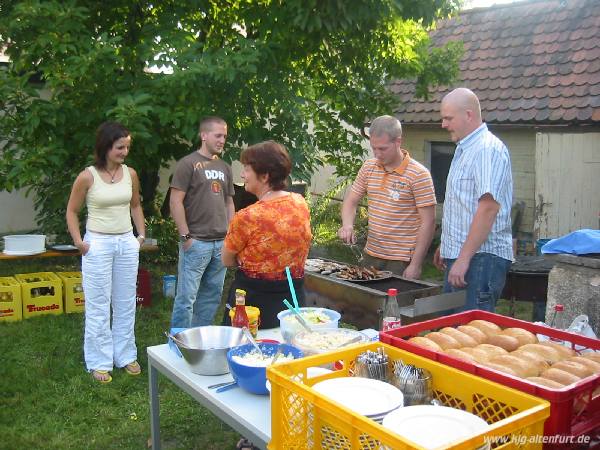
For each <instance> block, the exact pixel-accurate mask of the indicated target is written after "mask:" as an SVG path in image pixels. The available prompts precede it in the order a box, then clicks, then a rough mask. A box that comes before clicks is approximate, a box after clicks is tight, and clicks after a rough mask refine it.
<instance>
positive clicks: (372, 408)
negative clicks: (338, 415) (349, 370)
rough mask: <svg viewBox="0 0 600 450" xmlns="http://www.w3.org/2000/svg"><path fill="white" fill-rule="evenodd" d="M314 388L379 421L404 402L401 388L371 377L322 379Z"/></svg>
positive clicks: (325, 395)
mask: <svg viewBox="0 0 600 450" xmlns="http://www.w3.org/2000/svg"><path fill="white" fill-rule="evenodd" d="M313 389H314V390H315V391H317V392H318V393H320V394H321V395H323V396H324V397H327V398H329V399H331V400H334V401H336V402H338V403H340V404H342V405H343V406H345V407H346V408H348V409H350V410H352V411H354V412H356V413H358V414H361V415H363V416H367V417H368V418H370V419H373V420H375V421H377V422H379V423H381V422H382V420H383V418H384V417H386V416H387V415H388V414H389V413H390V412H391V411H394V410H395V409H396V408H399V407H401V406H402V405H403V404H404V396H403V395H402V392H401V391H400V389H398V388H397V387H395V386H392V385H391V384H388V383H385V382H383V381H379V380H372V379H370V378H358V377H356V378H354V377H343V378H333V379H330V380H325V381H321V382H319V383H316V384H315V385H314V386H313Z"/></svg>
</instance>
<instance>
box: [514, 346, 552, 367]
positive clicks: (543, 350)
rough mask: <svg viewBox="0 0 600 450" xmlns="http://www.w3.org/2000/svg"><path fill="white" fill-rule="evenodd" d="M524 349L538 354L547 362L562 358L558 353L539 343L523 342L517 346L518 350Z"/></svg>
mask: <svg viewBox="0 0 600 450" xmlns="http://www.w3.org/2000/svg"><path fill="white" fill-rule="evenodd" d="M521 350H526V351H531V352H533V353H536V354H538V355H540V356H541V357H542V358H544V360H545V361H546V362H547V363H548V364H554V363H555V362H558V361H560V360H561V359H562V357H561V355H560V353H558V351H556V350H555V349H553V348H552V347H548V346H545V345H541V344H525V345H521V346H520V347H519V351H521Z"/></svg>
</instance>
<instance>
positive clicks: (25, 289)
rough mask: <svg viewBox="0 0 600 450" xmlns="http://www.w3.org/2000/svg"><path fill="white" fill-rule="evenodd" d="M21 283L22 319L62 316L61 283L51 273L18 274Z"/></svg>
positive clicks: (17, 277)
mask: <svg viewBox="0 0 600 450" xmlns="http://www.w3.org/2000/svg"><path fill="white" fill-rule="evenodd" d="M15 278H16V279H17V280H18V281H19V282H20V283H21V295H22V300H23V318H24V319H29V318H30V317H36V316H40V315H44V314H62V313H63V301H62V281H60V278H58V277H57V276H56V275H55V274H54V273H52V272H36V273H18V274H16V275H15Z"/></svg>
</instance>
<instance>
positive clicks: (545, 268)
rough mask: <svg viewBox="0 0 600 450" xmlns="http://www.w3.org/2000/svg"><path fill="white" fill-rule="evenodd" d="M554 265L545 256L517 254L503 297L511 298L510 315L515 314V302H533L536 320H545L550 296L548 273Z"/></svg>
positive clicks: (534, 319) (534, 318)
mask: <svg viewBox="0 0 600 450" xmlns="http://www.w3.org/2000/svg"><path fill="white" fill-rule="evenodd" d="M553 266H554V262H553V261H549V260H548V259H546V258H544V257H543V256H517V258H516V260H515V261H514V262H513V264H512V266H511V268H510V270H509V271H508V274H507V275H506V283H505V284H504V291H503V292H502V296H501V297H502V298H506V299H509V300H510V301H511V303H510V313H509V314H510V315H511V316H514V302H515V301H525V302H533V317H532V320H533V321H534V322H543V321H544V316H545V314H546V298H547V296H548V273H549V272H550V269H552V267H553Z"/></svg>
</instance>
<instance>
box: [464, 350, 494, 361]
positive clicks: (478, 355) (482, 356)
mask: <svg viewBox="0 0 600 450" xmlns="http://www.w3.org/2000/svg"><path fill="white" fill-rule="evenodd" d="M460 351H461V352H463V353H468V354H469V355H471V356H472V357H473V359H475V362H478V363H482V362H485V361H489V359H490V355H489V354H488V353H487V352H485V351H484V350H482V349H480V348H477V347H475V348H471V347H462V348H461V349H460Z"/></svg>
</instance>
